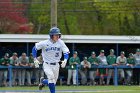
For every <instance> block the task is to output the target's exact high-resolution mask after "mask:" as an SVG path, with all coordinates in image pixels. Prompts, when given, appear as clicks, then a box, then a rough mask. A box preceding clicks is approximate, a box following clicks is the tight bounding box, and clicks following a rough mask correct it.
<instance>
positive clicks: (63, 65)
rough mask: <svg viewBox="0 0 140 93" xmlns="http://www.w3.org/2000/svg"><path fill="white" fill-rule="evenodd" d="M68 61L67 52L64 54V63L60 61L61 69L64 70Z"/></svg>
mask: <svg viewBox="0 0 140 93" xmlns="http://www.w3.org/2000/svg"><path fill="white" fill-rule="evenodd" d="M68 59H69V52H67V53H64V61H62V64H61V67H62V68H65V66H66V64H67V61H68Z"/></svg>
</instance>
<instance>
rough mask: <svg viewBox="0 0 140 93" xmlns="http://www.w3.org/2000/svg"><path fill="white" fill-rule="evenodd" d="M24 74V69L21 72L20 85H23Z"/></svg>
mask: <svg viewBox="0 0 140 93" xmlns="http://www.w3.org/2000/svg"><path fill="white" fill-rule="evenodd" d="M25 73H26V69H23V70H21V83H22V85H24V83H25Z"/></svg>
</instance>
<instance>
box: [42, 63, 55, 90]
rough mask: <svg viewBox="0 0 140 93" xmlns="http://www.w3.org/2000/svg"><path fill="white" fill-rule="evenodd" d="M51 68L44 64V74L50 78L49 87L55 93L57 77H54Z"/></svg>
mask: <svg viewBox="0 0 140 93" xmlns="http://www.w3.org/2000/svg"><path fill="white" fill-rule="evenodd" d="M51 66H52V65H49V64H47V63H43V69H44V72H45V74H46V75H47V77H48V86H49V89H50V92H51V93H55V83H56V81H55V76H54V73H53V69H52V67H51Z"/></svg>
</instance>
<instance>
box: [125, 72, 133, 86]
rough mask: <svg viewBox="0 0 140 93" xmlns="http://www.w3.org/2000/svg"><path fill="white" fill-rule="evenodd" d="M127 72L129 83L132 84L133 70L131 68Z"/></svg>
mask: <svg viewBox="0 0 140 93" xmlns="http://www.w3.org/2000/svg"><path fill="white" fill-rule="evenodd" d="M126 74H127V84H128V85H130V84H131V77H132V71H131V70H126Z"/></svg>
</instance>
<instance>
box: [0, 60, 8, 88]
mask: <svg viewBox="0 0 140 93" xmlns="http://www.w3.org/2000/svg"><path fill="white" fill-rule="evenodd" d="M9 64H10V59H9V58H7V59H5V58H1V60H0V65H2V66H8V65H9ZM7 78H8V69H7V68H6V69H0V86H1V85H2V83H4V85H5V86H7ZM2 79H3V80H2Z"/></svg>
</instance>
